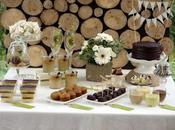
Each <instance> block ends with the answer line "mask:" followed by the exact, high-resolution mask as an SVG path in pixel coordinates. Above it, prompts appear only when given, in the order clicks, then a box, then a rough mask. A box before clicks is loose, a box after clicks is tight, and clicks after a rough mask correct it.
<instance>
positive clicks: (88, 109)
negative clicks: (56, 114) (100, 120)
mask: <svg viewBox="0 0 175 130" xmlns="http://www.w3.org/2000/svg"><path fill="white" fill-rule="evenodd" d="M69 106H70V107H71V108H75V109H80V110H86V111H90V110H92V109H93V108H92V107H89V106H85V105H80V104H70V105H69Z"/></svg>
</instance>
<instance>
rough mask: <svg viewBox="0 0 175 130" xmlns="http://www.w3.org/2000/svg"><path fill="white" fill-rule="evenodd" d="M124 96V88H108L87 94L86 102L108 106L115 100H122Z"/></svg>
mask: <svg viewBox="0 0 175 130" xmlns="http://www.w3.org/2000/svg"><path fill="white" fill-rule="evenodd" d="M125 95H126V88H117V89H116V88H115V87H109V88H108V89H104V90H102V91H99V92H95V93H92V94H89V95H88V96H87V101H88V102H91V103H95V104H100V105H104V104H109V103H111V102H113V101H115V100H117V99H120V98H122V97H123V96H125Z"/></svg>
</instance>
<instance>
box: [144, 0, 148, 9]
mask: <svg viewBox="0 0 175 130" xmlns="http://www.w3.org/2000/svg"><path fill="white" fill-rule="evenodd" d="M148 4H149V2H148V1H144V2H143V5H144V7H145V10H146V9H147V8H148Z"/></svg>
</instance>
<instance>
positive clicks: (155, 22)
mask: <svg viewBox="0 0 175 130" xmlns="http://www.w3.org/2000/svg"><path fill="white" fill-rule="evenodd" d="M152 22H153V23H154V25H155V26H157V18H153V19H152Z"/></svg>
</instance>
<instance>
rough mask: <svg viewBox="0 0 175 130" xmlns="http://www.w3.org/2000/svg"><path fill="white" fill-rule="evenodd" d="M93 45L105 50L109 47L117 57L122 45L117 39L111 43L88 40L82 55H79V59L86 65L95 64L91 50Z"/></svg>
mask: <svg viewBox="0 0 175 130" xmlns="http://www.w3.org/2000/svg"><path fill="white" fill-rule="evenodd" d="M95 45H97V46H103V47H105V48H107V47H109V48H111V49H112V50H113V52H114V53H116V55H117V56H118V54H119V53H120V51H121V49H122V48H123V46H122V45H123V44H122V43H121V41H120V40H118V39H115V40H114V41H113V42H108V41H106V40H95V39H90V40H89V41H88V45H87V46H86V48H85V49H83V51H82V54H80V59H82V60H85V61H87V62H88V63H92V64H96V62H95V60H94V55H95V52H94V51H93V49H92V48H93V47H94V46H95Z"/></svg>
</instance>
